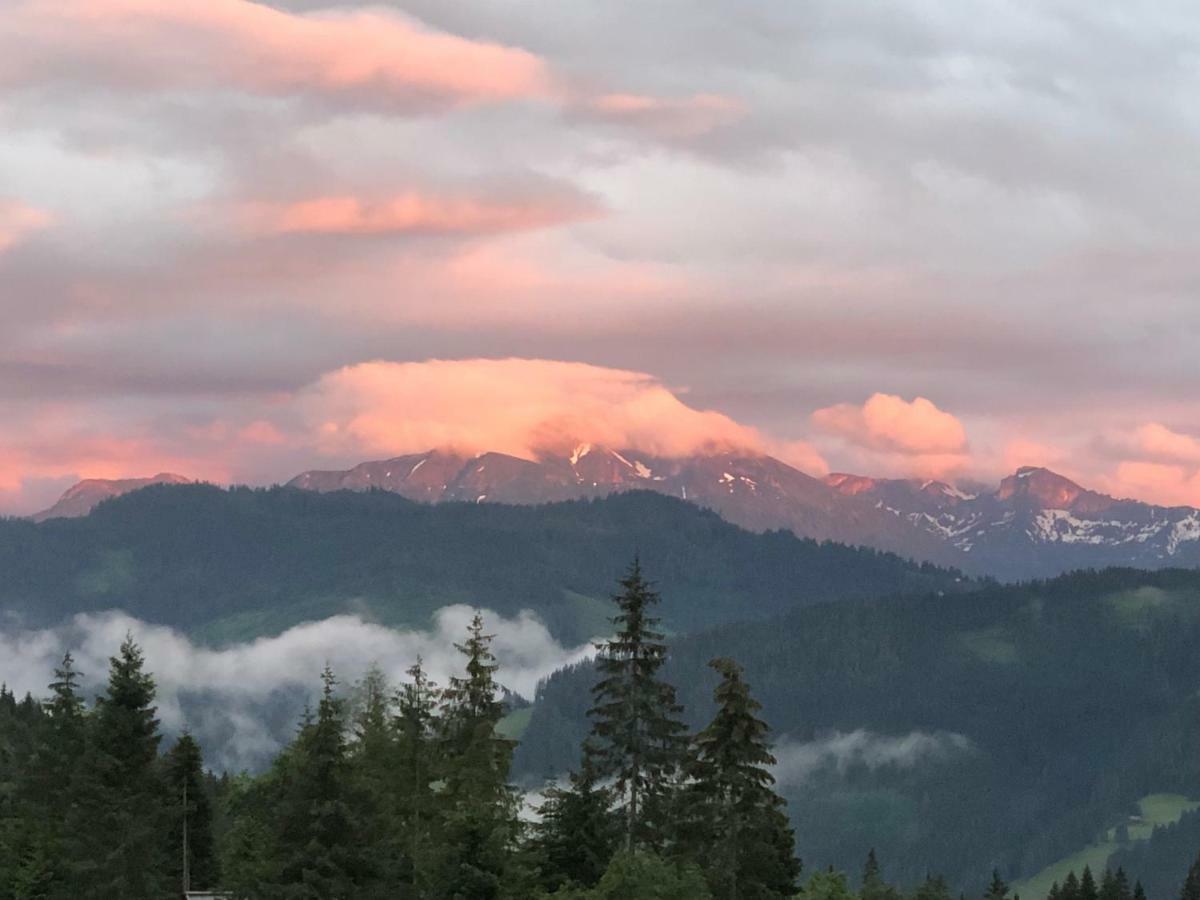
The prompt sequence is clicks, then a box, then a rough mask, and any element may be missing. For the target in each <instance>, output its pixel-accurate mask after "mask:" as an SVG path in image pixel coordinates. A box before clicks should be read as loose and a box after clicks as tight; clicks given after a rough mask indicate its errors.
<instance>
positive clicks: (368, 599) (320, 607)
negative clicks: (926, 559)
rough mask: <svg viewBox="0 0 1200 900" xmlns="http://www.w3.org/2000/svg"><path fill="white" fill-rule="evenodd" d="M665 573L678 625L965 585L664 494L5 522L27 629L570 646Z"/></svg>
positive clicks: (666, 612) (147, 496) (2, 562)
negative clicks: (627, 568)
mask: <svg viewBox="0 0 1200 900" xmlns="http://www.w3.org/2000/svg"><path fill="white" fill-rule="evenodd" d="M639 551H640V552H641V553H642V554H643V555H644V556H645V557H646V558H647V559H652V560H653V561H654V563H653V564H654V571H655V574H656V577H657V578H658V579H659V581H660V584H661V586H662V588H663V590H664V596H665V597H666V598H667V599H666V600H665V602H664V607H663V616H664V619H665V622H666V625H667V627H668V628H670V629H672V630H675V631H683V630H692V629H695V628H700V627H705V626H711V625H714V624H718V623H722V622H729V621H733V620H740V619H748V618H758V617H763V616H769V615H771V614H774V613H778V612H781V611H783V610H787V609H790V608H791V607H793V606H796V605H802V604H810V603H815V602H819V601H824V600H832V599H843V598H851V597H863V596H874V595H879V594H883V593H894V592H900V591H926V590H931V589H938V590H955V589H961V587H962V583H961V582H960V580H959V579H958V577H957V576H956V574H955V573H952V572H947V571H945V570H940V569H935V568H933V567H931V566H918V565H914V564H911V563H908V562H905V561H903V560H901V559H899V558H898V557H895V556H891V555H888V554H884V553H879V552H876V551H873V550H860V549H854V548H848V547H844V546H840V545H835V544H818V543H815V542H813V541H807V540H800V539H798V538H796V537H795V536H794V535H792V534H791V533H787V532H772V533H767V534H752V533H750V532H746V531H743V530H741V529H739V528H737V527H735V526H732V525H729V524H728V523H726V522H724V521H722V520H721V519H720V518H719V517H718V516H717V515H715V514H714V513H711V512H706V511H703V510H700V509H697V508H696V507H694V506H690V505H688V504H686V503H683V502H680V501H677V500H673V499H671V498H668V497H663V496H659V495H655V494H648V493H631V494H625V495H620V496H614V497H610V498H608V499H604V500H591V501H575V502H568V503H558V504H551V505H547V506H533V507H510V506H501V505H492V504H456V503H448V504H443V505H439V506H436V507H435V506H427V505H423V504H418V503H414V502H411V501H408V500H405V499H403V498H401V497H398V496H396V495H395V494H390V493H385V492H370V493H365V494H358V493H350V492H337V493H331V494H316V493H313V492H310V491H300V490H295V489H286V488H284V489H280V488H277V489H271V490H253V489H249V488H236V489H232V490H222V489H219V488H215V487H211V486H206V485H169V486H157V487H151V488H146V489H143V490H140V491H137V492H135V493H132V494H129V495H127V496H124V497H120V498H118V499H115V500H111V501H108V502H105V503H103V504H101V505H100V506H99V507H98V508H97V509H96V510H95V511H94V512H93V513H92V514H91V515H90V516H88V517H86V518H81V519H56V520H51V521H48V522H45V523H42V524H40V525H34V524H32V523H29V522H27V521H19V520H7V521H0V573H3V574H2V576H0V609H3V610H5V612H6V613H7V614H8V615H9V617H10V618H16V619H17V620H18V621H21V622H22V623H23V624H26V625H45V624H53V623H55V622H57V621H59V620H61V619H62V618H63V617H65V616H69V615H71V614H74V613H77V612H80V611H86V610H101V609H111V608H119V609H123V610H125V611H126V612H128V613H130V614H131V615H134V616H137V617H138V618H141V619H143V620H146V621H149V622H155V623H161V624H166V625H172V626H175V627H178V628H181V629H184V630H185V631H187V632H189V633H191V634H193V635H195V636H198V637H201V638H208V639H212V640H218V641H219V640H232V639H245V638H249V637H254V636H257V635H260V634H264V633H271V632H277V631H281V630H283V629H284V628H286V627H288V626H290V625H293V624H295V623H297V622H300V621H305V620H311V619H319V618H323V617H325V616H329V615H333V614H335V613H340V612H346V611H350V612H355V613H358V614H360V615H364V616H366V617H368V618H373V619H376V620H378V621H380V622H383V623H384V624H389V625H423V624H425V623H426V621H427V620H428V617H429V615H430V613H432V612H433V611H434V610H436V609H438V608H439V607H442V606H445V605H448V604H452V603H468V604H472V605H477V606H483V607H487V608H489V609H493V610H495V611H496V612H499V613H502V614H513V613H516V612H517V611H519V610H521V609H526V608H528V609H532V610H534V611H536V612H537V613H538V614H539V615H540V616H541V617H542V619H543V620H544V621H545V622H546V624H547V625H548V626H549V627H550V629H551V630H552V632H554V634H555V636H556V637H559V638H560V639H562V640H564V641H569V642H579V641H582V640H586V639H588V638H591V637H594V636H597V635H599V634H602V633H604V632H605V631H606V629H607V620H606V618H605V616H606V609H607V606H606V602H605V601H606V597H607V594H608V592H609V585H610V582H611V579H612V573H613V561H614V560H623V559H629V558H631V557H632V556H633V555H634V554H635V552H639Z"/></svg>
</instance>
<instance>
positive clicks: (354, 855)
mask: <svg viewBox="0 0 1200 900" xmlns="http://www.w3.org/2000/svg"><path fill="white" fill-rule="evenodd" d="M321 681H322V690H321V701H320V703H319V704H318V706H317V715H316V717H315V719H314V718H312V717H311V716H306V720H305V722H304V724H303V725H302V726H301V729H300V733H299V734H298V735H297V738H296V741H295V743H294V745H293V746H292V747H291V748H289V752H288V753H287V754H286V756H285V760H284V762H283V765H282V766H281V769H282V771H281V772H280V777H279V796H278V799H277V800H276V803H275V804H274V809H271V810H269V815H270V816H271V824H272V825H273V826H274V828H275V833H274V834H273V835H272V840H271V844H270V846H271V849H272V858H271V860H270V867H269V870H270V874H269V875H268V876H267V878H266V881H267V886H266V889H265V891H264V893H265V894H266V895H267V896H269V897H280V898H284V897H287V898H291V897H305V898H313V900H341V898H346V897H353V896H355V895H356V892H357V891H358V889H359V887H360V885H362V884H363V883H365V882H367V881H369V876H370V870H369V866H368V858H367V854H366V851H365V848H364V845H363V841H362V836H361V833H362V828H361V823H360V821H359V819H358V817H357V809H358V804H357V803H356V802H355V800H356V798H355V796H354V793H353V790H352V784H351V778H350V773H349V764H348V759H347V748H346V739H345V732H346V717H345V710H344V704H343V701H342V700H341V698H339V697H338V696H337V694H336V693H335V686H336V683H337V682H336V679H335V678H334V676H333V673H332V672H331V671H330V670H329V668H328V667H326V669H325V671H324V672H323V673H322V675H321Z"/></svg>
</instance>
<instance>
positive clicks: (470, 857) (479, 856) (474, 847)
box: [433, 613, 519, 900]
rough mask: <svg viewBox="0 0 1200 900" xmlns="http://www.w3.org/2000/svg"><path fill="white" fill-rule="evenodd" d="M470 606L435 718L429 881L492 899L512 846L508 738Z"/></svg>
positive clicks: (479, 622)
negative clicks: (458, 660)
mask: <svg viewBox="0 0 1200 900" xmlns="http://www.w3.org/2000/svg"><path fill="white" fill-rule="evenodd" d="M492 638H493V635H490V634H485V633H484V630H483V617H482V616H481V615H479V614H478V613H476V615H475V617H474V619H473V620H472V621H471V625H470V627H469V628H468V632H467V640H466V642H465V643H463V644H456V645H455V646H456V648H457V649H458V651H459V652H460V653H461V654H462V655H463V656H464V657H465V658H466V665H465V675H463V676H457V677H453V678H451V679H450V684H449V686H448V687H447V688H446V690H445V691H444V692H443V695H442V717H441V722H440V728H441V735H440V742H439V744H440V750H441V754H442V755H441V760H440V763H441V765H440V768H439V772H440V775H441V780H442V790H441V792H440V794H439V796H438V800H439V819H440V821H439V834H438V838H439V840H438V847H437V848H436V855H437V857H438V859H437V862H436V866H435V868H436V872H435V873H434V876H433V877H434V887H435V892H436V893H437V895H438V896H445V897H457V896H460V895H461V896H462V897H470V898H473V900H492V898H495V897H498V896H499V895H500V892H501V889H502V886H503V884H504V883H505V877H506V874H507V869H508V862H509V857H510V853H511V851H512V849H513V847H514V846H515V843H516V839H517V835H518V831H519V822H518V819H517V799H516V796H515V793H514V792H513V790H512V789H511V788H510V787H509V785H508V770H509V765H510V762H511V760H512V751H513V742H512V741H510V740H508V739H507V738H505V737H503V736H502V735H500V734H499V733H498V732H497V731H496V725H497V724H499V722H500V719H501V718H502V717H503V715H504V706H503V704H502V703H501V702H500V700H499V688H498V686H497V684H496V681H495V677H494V676H495V672H496V669H497V665H496V660H495V656H494V655H493V654H492V652H491V649H490V647H491V641H492Z"/></svg>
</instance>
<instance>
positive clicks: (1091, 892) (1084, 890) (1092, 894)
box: [1079, 866, 1100, 900]
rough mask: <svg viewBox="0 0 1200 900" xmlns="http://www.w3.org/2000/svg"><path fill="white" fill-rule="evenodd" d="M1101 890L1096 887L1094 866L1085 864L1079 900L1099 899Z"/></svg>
mask: <svg viewBox="0 0 1200 900" xmlns="http://www.w3.org/2000/svg"><path fill="white" fill-rule="evenodd" d="M1099 897H1100V891H1099V890H1098V889H1097V887H1096V879H1095V878H1094V877H1093V876H1092V867H1091V866H1084V867H1083V874H1082V875H1080V876H1079V900H1099Z"/></svg>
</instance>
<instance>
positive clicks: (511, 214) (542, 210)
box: [243, 191, 595, 235]
mask: <svg viewBox="0 0 1200 900" xmlns="http://www.w3.org/2000/svg"><path fill="white" fill-rule="evenodd" d="M594 211H595V210H594V208H593V207H591V206H590V205H589V204H587V203H586V202H585V201H584V200H583V199H582V198H579V197H571V198H547V199H544V200H537V199H534V200H530V201H527V202H510V203H504V202H491V201H487V200H474V199H468V198H454V197H437V196H427V195H424V194H421V193H418V192H415V191H413V192H409V193H405V194H400V195H397V196H394V197H390V198H387V199H384V200H381V201H367V200H363V199H361V198H359V197H354V196H332V197H317V198H314V199H311V200H302V201H299V202H296V203H289V204H282V205H271V204H251V205H249V206H247V207H245V208H244V210H243V217H244V219H245V221H246V222H247V223H248V224H249V225H250V226H251V227H252V228H254V229H255V230H257V231H262V232H267V233H271V234H359V235H370V234H485V233H494V232H503V231H523V230H528V229H535V228H544V227H547V226H550V225H556V224H560V223H562V222H567V221H571V220H573V219H578V218H581V217H584V216H588V215H591V214H593V213H594Z"/></svg>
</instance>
